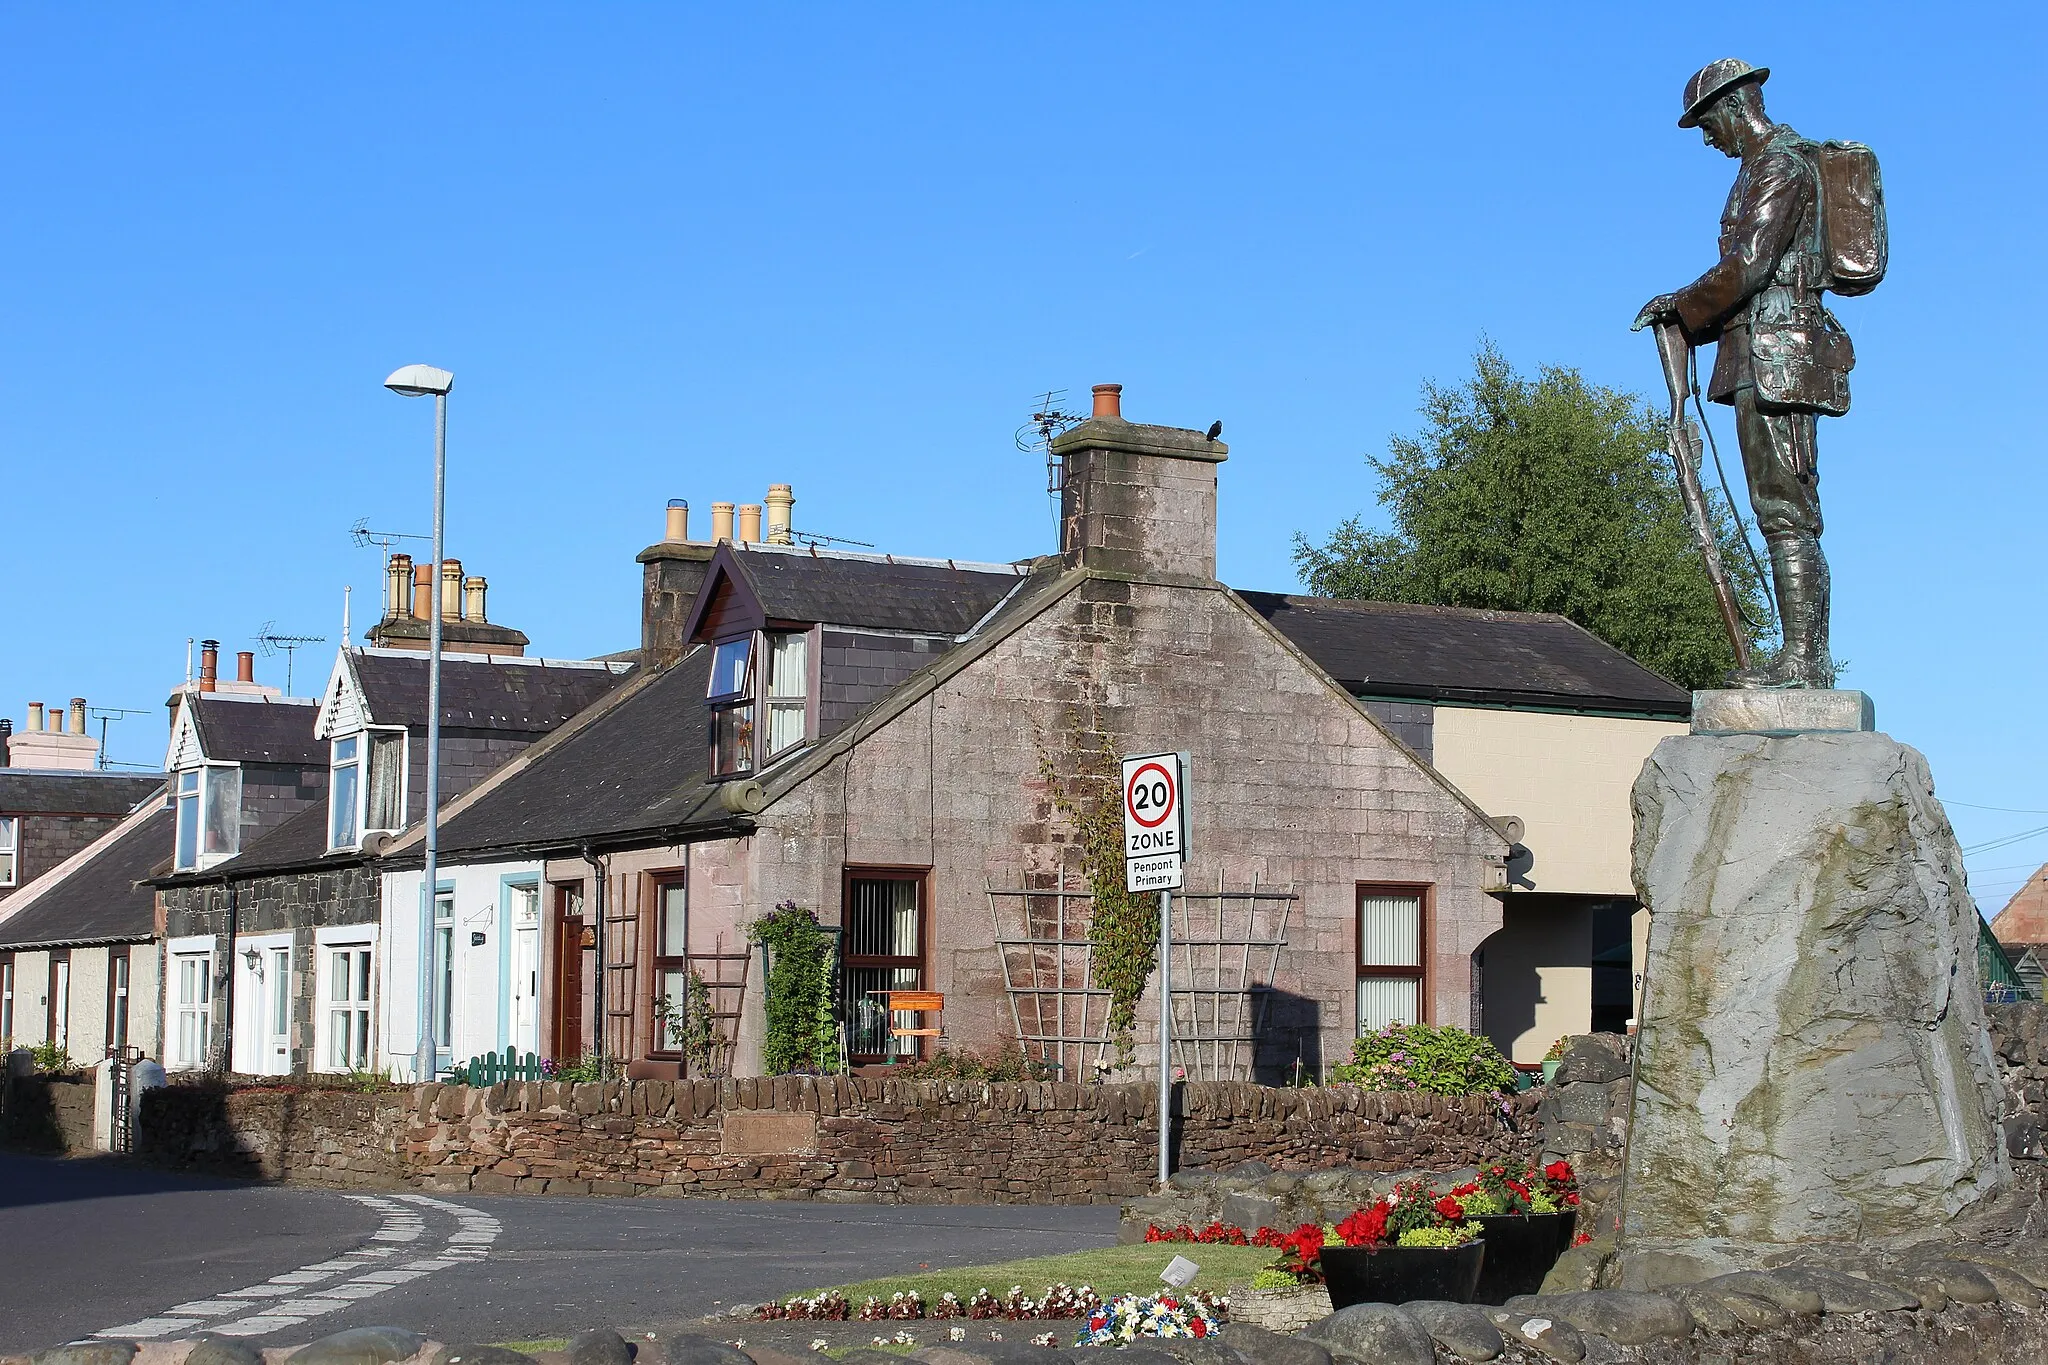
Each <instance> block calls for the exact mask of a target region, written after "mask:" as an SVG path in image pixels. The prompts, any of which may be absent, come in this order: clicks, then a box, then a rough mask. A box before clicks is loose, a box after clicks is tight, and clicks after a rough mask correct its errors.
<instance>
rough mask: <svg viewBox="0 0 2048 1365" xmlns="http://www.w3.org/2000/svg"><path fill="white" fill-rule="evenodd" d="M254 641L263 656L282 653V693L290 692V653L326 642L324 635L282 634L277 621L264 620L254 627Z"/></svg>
mask: <svg viewBox="0 0 2048 1365" xmlns="http://www.w3.org/2000/svg"><path fill="white" fill-rule="evenodd" d="M256 643H257V644H258V645H259V646H260V647H261V648H262V650H263V657H264V658H266V659H274V658H276V657H277V656H278V655H280V654H282V655H284V694H285V695H286V696H287V697H289V696H290V695H291V694H292V655H294V654H296V653H297V652H298V651H299V650H301V649H304V648H305V647H306V646H307V645H320V644H325V643H327V637H326V636H325V635H283V634H280V633H279V632H278V629H277V622H275V621H265V622H264V623H263V624H262V625H260V626H258V627H257V628H256Z"/></svg>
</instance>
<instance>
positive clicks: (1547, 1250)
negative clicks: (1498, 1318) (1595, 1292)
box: [1472, 1213, 1571, 1304]
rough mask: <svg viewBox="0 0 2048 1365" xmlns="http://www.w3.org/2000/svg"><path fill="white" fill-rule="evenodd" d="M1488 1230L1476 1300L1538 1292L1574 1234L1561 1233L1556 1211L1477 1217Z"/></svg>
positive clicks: (1502, 1299) (1500, 1299)
mask: <svg viewBox="0 0 2048 1365" xmlns="http://www.w3.org/2000/svg"><path fill="white" fill-rule="evenodd" d="M1472 1221H1473V1222H1475V1223H1477V1224H1479V1226H1480V1227H1482V1228H1485V1229H1486V1237H1485V1240H1486V1245H1487V1247H1488V1250H1487V1253H1486V1265H1485V1266H1484V1268H1483V1269H1481V1270H1480V1272H1479V1287H1478V1288H1477V1289H1476V1290H1474V1291H1473V1297H1472V1301H1473V1302H1475V1303H1492V1304H1501V1303H1506V1302H1507V1301H1508V1300H1509V1299H1511V1298H1513V1297H1514V1296H1515V1295H1517V1294H1534V1293H1536V1292H1537V1291H1538V1290H1540V1289H1542V1287H1543V1277H1544V1276H1545V1275H1548V1274H1549V1273H1550V1267H1552V1266H1554V1265H1556V1264H1557V1258H1558V1256H1559V1255H1560V1254H1561V1253H1562V1250H1563V1248H1564V1247H1565V1246H1566V1245H1568V1244H1569V1242H1570V1239H1571V1234H1570V1233H1560V1232H1559V1230H1558V1223H1559V1221H1560V1216H1559V1215H1558V1214H1555V1213H1490V1214H1485V1215H1482V1216H1480V1217H1477V1218H1474V1219H1473V1220H1472Z"/></svg>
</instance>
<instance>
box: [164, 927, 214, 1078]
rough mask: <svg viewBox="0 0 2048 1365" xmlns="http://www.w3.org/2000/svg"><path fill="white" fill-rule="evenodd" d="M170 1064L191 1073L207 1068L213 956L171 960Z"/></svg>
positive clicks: (182, 956)
mask: <svg viewBox="0 0 2048 1365" xmlns="http://www.w3.org/2000/svg"><path fill="white" fill-rule="evenodd" d="M171 975H172V989H173V991H174V994H173V996H172V1002H173V1003H172V1016H173V1017H172V1020H171V1039H172V1046H171V1065H173V1066H176V1067H183V1068H185V1069H186V1070H193V1069H196V1068H198V1067H203V1066H205V1065H206V1047H207V1040H208V1037H209V1034H210V1028H211V1024H212V1020H213V955H212V954H211V953H180V954H178V955H177V956H175V957H173V958H172V959H171Z"/></svg>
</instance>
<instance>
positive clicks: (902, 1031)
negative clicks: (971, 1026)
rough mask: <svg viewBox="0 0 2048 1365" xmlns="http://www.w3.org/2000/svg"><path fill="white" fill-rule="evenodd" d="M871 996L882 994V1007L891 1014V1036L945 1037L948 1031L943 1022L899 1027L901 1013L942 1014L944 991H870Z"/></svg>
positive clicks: (944, 1004)
mask: <svg viewBox="0 0 2048 1365" xmlns="http://www.w3.org/2000/svg"><path fill="white" fill-rule="evenodd" d="M868 995H869V996H870V997H874V996H880V997H881V998H882V1007H883V1008H884V1009H885V1010H887V1011H888V1014H889V1036H890V1037H891V1038H943V1037H945V1036H946V1031H945V1029H944V1027H943V1026H942V1023H941V1024H934V1025H933V1026H931V1027H922V1026H921V1027H918V1028H897V1027H896V1016H897V1015H899V1014H915V1015H919V1016H923V1015H935V1016H937V1015H942V1014H943V1012H944V1010H945V1008H946V996H945V993H944V992H943V991H869V992H868Z"/></svg>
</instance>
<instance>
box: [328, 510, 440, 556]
mask: <svg viewBox="0 0 2048 1365" xmlns="http://www.w3.org/2000/svg"><path fill="white" fill-rule="evenodd" d="M348 535H349V539H350V540H353V541H354V542H355V543H356V544H357V546H359V547H360V548H362V549H365V550H367V549H369V548H370V547H371V546H373V545H374V546H376V547H377V548H378V549H380V550H382V551H383V552H384V557H385V558H386V559H389V558H390V557H391V547H392V546H394V545H396V544H397V543H398V542H399V541H401V540H427V541H431V540H432V539H433V537H432V536H421V535H414V534H413V533H412V532H410V531H373V530H371V529H370V519H369V518H368V517H358V518H357V519H356V524H355V525H353V526H351V527H349V528H348Z"/></svg>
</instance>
